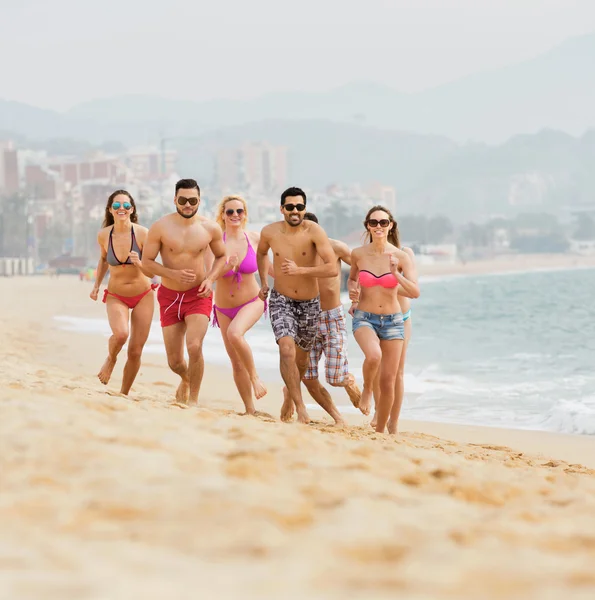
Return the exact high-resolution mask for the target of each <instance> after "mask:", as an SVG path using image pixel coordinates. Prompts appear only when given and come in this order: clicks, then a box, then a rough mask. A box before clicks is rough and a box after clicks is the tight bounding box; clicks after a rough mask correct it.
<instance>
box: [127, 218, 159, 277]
mask: <svg viewBox="0 0 595 600" xmlns="http://www.w3.org/2000/svg"><path fill="white" fill-rule="evenodd" d="M147 233H148V230H147V229H145V228H144V227H140V226H138V225H137V233H136V241H137V242H138V245H139V248H140V251H141V252H142V251H143V248H144V247H145V242H146V241H147ZM128 257H129V258H130V260H131V262H132V264H133V265H135V266H136V267H138V268H139V269H140V270H141V273H142V274H143V275H146V276H147V277H148V278H149V279H153V277H155V273H152V272H151V271H149V270H148V269H147V268H146V267H143V263H142V261H141V259H140V257H139V255H138V253H137V252H134V251H132V250H131V251H130V253H129V254H128Z"/></svg>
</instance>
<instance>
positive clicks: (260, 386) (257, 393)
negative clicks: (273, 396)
mask: <svg viewBox="0 0 595 600" xmlns="http://www.w3.org/2000/svg"><path fill="white" fill-rule="evenodd" d="M252 389H253V390H254V397H255V398H256V399H257V400H260V399H261V398H263V397H264V396H266V395H267V389H266V387H265V385H264V383H262V381H260V378H259V377H258V375H257V376H256V377H255V378H254V379H253V380H252Z"/></svg>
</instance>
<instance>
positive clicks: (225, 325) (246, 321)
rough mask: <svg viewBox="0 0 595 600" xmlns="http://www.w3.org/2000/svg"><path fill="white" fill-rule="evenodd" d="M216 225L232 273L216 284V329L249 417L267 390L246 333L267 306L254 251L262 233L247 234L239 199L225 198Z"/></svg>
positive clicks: (244, 207)
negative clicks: (220, 230)
mask: <svg viewBox="0 0 595 600" xmlns="http://www.w3.org/2000/svg"><path fill="white" fill-rule="evenodd" d="M216 219H217V223H219V225H220V227H221V229H222V230H223V242H224V244H225V247H226V251H227V266H228V267H229V270H228V271H227V272H226V273H224V275H223V276H221V277H219V279H218V280H217V285H216V287H215V302H214V305H213V326H216V327H219V328H220V329H221V336H222V337H223V342H224V344H225V349H226V350H227V354H228V355H229V358H230V360H231V365H232V369H233V378H234V381H235V383H236V386H237V388H238V392H239V393H240V396H241V397H242V401H243V402H244V406H245V407H246V414H249V415H253V414H255V413H256V410H255V408H254V402H253V400H252V393H253V392H254V397H256V399H257V400H258V399H259V398H262V397H263V396H264V395H265V394H266V393H267V389H266V387H265V386H264V385H263V383H262V381H261V380H260V378H259V377H258V373H257V372H256V366H255V364H254V357H253V356H252V350H251V349H250V346H249V345H248V342H246V340H245V338H244V335H245V333H246V332H247V331H248V330H249V329H250V328H251V327H252V326H253V325H254V324H255V323H256V322H257V321H258V319H260V318H261V317H262V315H263V314H264V312H265V310H266V304H265V302H263V301H262V300H261V299H260V298H259V297H258V292H259V290H260V285H259V283H258V281H257V280H256V277H255V274H256V272H257V270H258V267H257V264H256V252H255V250H254V248H256V247H257V246H258V242H259V241H260V233H256V232H253V231H246V230H245V226H246V223H247V221H248V206H247V205H246V201H245V200H244V199H243V198H241V197H240V196H226V197H225V198H223V200H221V202H220V203H219V206H218V208H217V217H216Z"/></svg>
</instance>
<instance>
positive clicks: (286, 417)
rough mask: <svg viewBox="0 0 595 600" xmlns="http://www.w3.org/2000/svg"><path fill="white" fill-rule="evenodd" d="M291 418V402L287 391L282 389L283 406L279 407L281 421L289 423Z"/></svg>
mask: <svg viewBox="0 0 595 600" xmlns="http://www.w3.org/2000/svg"><path fill="white" fill-rule="evenodd" d="M292 417H293V400H292V399H291V398H290V396H289V390H288V389H287V388H286V387H284V388H283V406H281V420H282V421H283V422H285V423H286V422H287V421H291V418H292Z"/></svg>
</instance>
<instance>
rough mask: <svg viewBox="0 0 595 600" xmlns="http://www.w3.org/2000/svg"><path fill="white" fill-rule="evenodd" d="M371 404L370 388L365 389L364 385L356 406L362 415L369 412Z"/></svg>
mask: <svg viewBox="0 0 595 600" xmlns="http://www.w3.org/2000/svg"><path fill="white" fill-rule="evenodd" d="M371 406H372V390H371V389H369V390H367V389H366V387H365V386H364V391H363V392H362V398H361V400H360V401H359V406H358V408H359V409H360V410H361V411H362V413H363V414H364V415H369V414H370V407H371Z"/></svg>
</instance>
